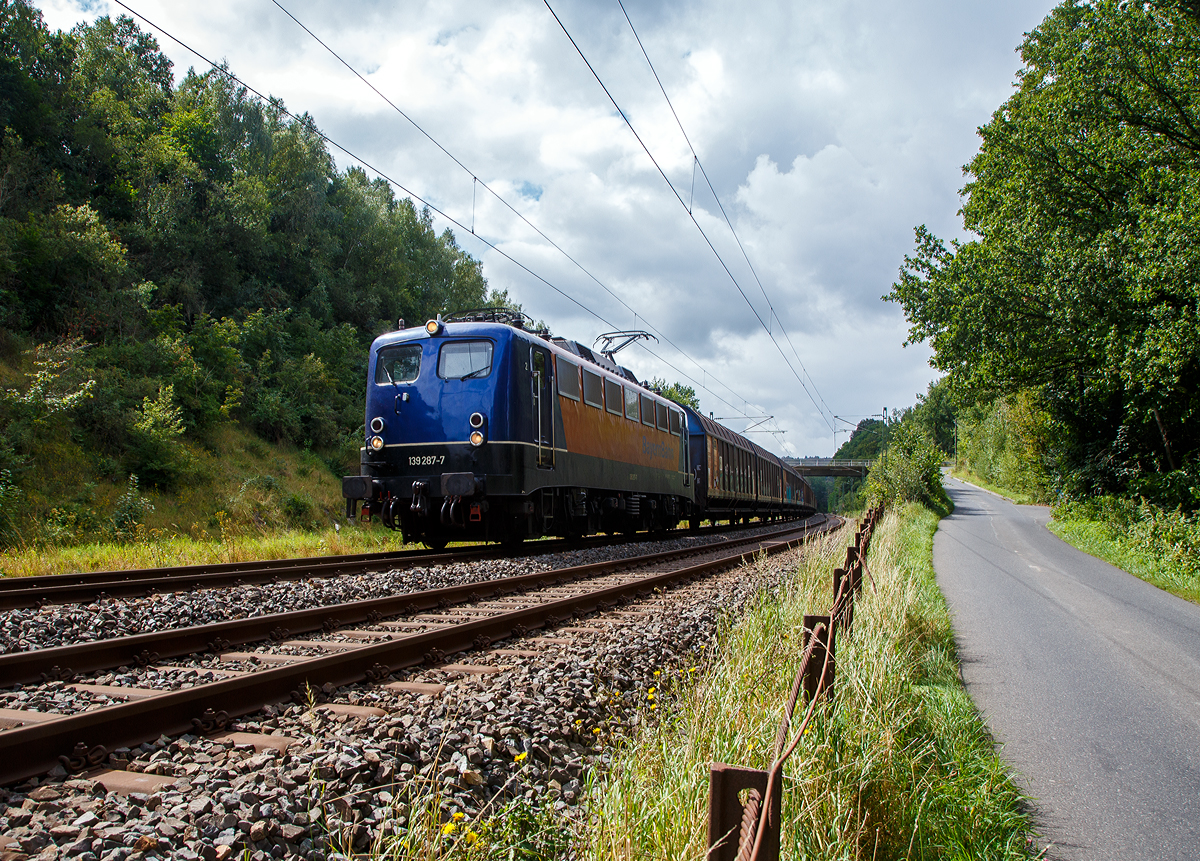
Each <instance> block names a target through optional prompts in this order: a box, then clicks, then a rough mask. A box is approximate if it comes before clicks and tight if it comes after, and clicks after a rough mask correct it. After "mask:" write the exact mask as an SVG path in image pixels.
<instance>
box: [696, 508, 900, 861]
mask: <svg viewBox="0 0 1200 861" xmlns="http://www.w3.org/2000/svg"><path fill="white" fill-rule="evenodd" d="M882 515H883V506H882V505H879V506H876V507H875V508H873V509H871V510H870V511H868V512H867V513H866V515H865V516H864V517H863V521H862V525H861V527H860V528H859V530H858V532H857V533H856V534H855V536H854V543H853V544H851V545H850V546H849V547H847V548H846V565H845V568H835V569H834V571H833V606H832V607H830V608H829V615H826V616H820V615H811V616H810V615H806V616H805V617H804V635H803V643H802V646H803V651H804V654H803V657H802V658H801V661H800V668H799V670H798V671H797V673H796V678H795V681H794V682H793V685H792V693H791V697H790V698H789V700H788V703H787V706H786V708H785V710H784V717H783V721H782V722H781V724H780V727H779V736H778V738H777V739H776V743H775V761H774V762H773V763H772V765H771V770H770V771H760V770H758V769H753V768H742V767H740V766H736V765H726V764H725V763H720V762H714V763H712V764H711V771H710V774H709V796H708V855H707V861H778V859H779V842H780V817H781V815H782V805H783V764H784V762H785V761H786V760H787V758H788V757H789V756H790V755H791V753H792V751H793V750H794V749H795V747H796V745H797V744H798V743H799V741H800V738H801V737H802V736H803V734H804V732H805V730H806V728H807V727H808V722H809V720H811V718H812V716H813V713H814V711H813V709H814V707H815V705H816V699H817V698H818V697H820V696H832V695H833V680H834V670H835V667H836V660H835V654H836V647H837V629H838V628H839V627H840V628H843V629H844V630H846V631H849V630H850V628H851V626H852V625H853V623H854V601H855V598H857V596H858V594H859V593H860V592H861V591H862V578H863V572H864V570H866V561H865V560H866V556H867V549H868V547H869V546H870V543H871V535H872V533H873V532H874V531H875V526H876V524H877V523H878V521H879V518H880V517H881V516H882ZM867 574H868V575H869V574H870V572H869V571H867ZM873 582H874V580H872V583H873ZM801 689H803V691H804V693H805V695H806V697H807V700H808V709H807V712H806V714H805V716H804V720H803V721H801V723H800V726H799V727H798V728H797V729H796V730H795V733H796V734H795V736H794V738H793V740H792V743H791V744H790V745H787V739H788V736H789V733H790V732H791V720H792V715H793V713H794V711H795V708H796V704H797V701H798V699H799V694H800V690H801ZM767 795H769V796H770V798H764V796H767Z"/></svg>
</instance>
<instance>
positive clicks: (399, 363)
mask: <svg viewBox="0 0 1200 861" xmlns="http://www.w3.org/2000/svg"><path fill="white" fill-rule="evenodd" d="M420 373H421V345H420V344H402V345H401V346H398V347H384V348H383V349H382V350H380V351H379V357H378V358H376V359H375V382H376V383H377V384H379V385H381V386H386V385H390V384H392V383H411V382H412V381H413V380H415V379H416V378H417V377H418V376H419V375H420Z"/></svg>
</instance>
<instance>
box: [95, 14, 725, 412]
mask: <svg viewBox="0 0 1200 861" xmlns="http://www.w3.org/2000/svg"><path fill="white" fill-rule="evenodd" d="M113 3H114V4H115V5H117V6H120V7H121V8H122V9H124V10H125V11H126V12H128V13H129V14H130V15H132V16H134V17H135V18H137V19H138V20H140V21H142V22H143V23H144V24H146V25H147V26H149V27H152V28H153V29H155V30H157V31H158V32H160V33H162V34H163V35H164V36H166V37H167V38H168V39H170V40H171V41H172V42H174V43H175V44H177V45H179V46H180V47H181V48H183V49H184V50H186V51H188V52H189V53H191V54H192V55H193V56H195V57H197V58H198V59H200V60H201V61H203V62H204V63H207V64H208V65H209V66H210V67H211V68H212V69H213V70H214V71H216V72H218V73H219V74H221V75H223V76H224V77H225V78H227V79H228V80H230V81H232V82H234V83H235V84H237V85H238V86H240V87H242V88H243V89H245V90H246V91H247V92H249V93H252V94H253V95H254V96H255V98H257V99H258V100H259V101H261V102H262V103H264V104H267V105H270V106H271V107H272V108H273V109H274V110H278V111H279V112H280V113H282V114H284V115H285V116H287V117H289V118H290V119H292V120H293V121H295V122H297V123H301V124H303V125H305V126H307V127H308V128H309V129H310V130H311V131H312V133H313V134H315V135H317V136H318V137H319V138H320V139H321V140H323V141H324V142H325V143H327V144H328V145H329V146H331V147H334V148H335V149H337V150H338V151H340V152H342V153H344V154H345V155H346V156H348V157H349V158H351V159H353V160H354V161H356V162H358V163H359V164H361V165H362V166H363V167H365V168H367V169H368V170H370V171H372V172H373V173H375V174H376V175H377V176H379V177H381V178H382V179H383V180H385V181H386V182H388V183H390V184H391V185H393V186H395V187H396V188H397V189H399V190H400V191H401V192H402V193H404V194H406V195H408V196H409V197H411V198H413V199H414V200H416V201H418V202H419V203H421V205H423V206H425V207H427V208H428V209H430V210H431V211H432V212H435V213H437V214H438V215H439V216H441V217H442V218H444V219H445V220H446V221H448V222H450V223H451V224H453V225H454V226H455V227H457V228H459V229H460V230H462V231H464V232H471V233H473V231H472V230H470V228H468V226H467V225H465V224H463V223H462V222H460V221H459V220H458V219H456V218H454V217H453V216H451V215H449V214H448V213H446V212H445V211H443V210H442V209H441V208H440V207H438V206H436V205H435V204H433V203H432V202H430V201H428V200H426V199H425V198H424V197H422V196H421V195H419V194H417V193H416V192H415V191H412V190H411V189H409V188H407V187H406V186H405V185H404V184H403V183H401V182H399V181H398V180H396V179H393V178H392V177H391V176H389V175H388V174H387V173H385V172H383V171H382V170H380V169H379V168H377V167H375V166H374V165H373V164H372V163H371V162H369V161H367V160H366V159H364V158H363V157H362V156H360V155H358V154H357V153H355V152H353V151H352V150H350V149H348V148H347V147H345V146H343V145H342V144H340V143H338V142H337V141H336V140H334V139H333V138H331V137H329V136H328V135H327V134H325V133H324V132H323V131H321V130H320V129H319V128H317V127H316V125H315V123H313V122H312V120H311V119H306V118H303V117H300V116H297V115H296V114H294V113H292V112H291V111H289V110H288V109H287V108H285V107H283V105H282V103H281V102H280V101H279V100H276V99H272V98H271V97H270V96H267V95H264V94H263V93H262V92H260V91H259V90H257V89H255V88H254V87H252V86H250V85H249V84H247V83H246V82H245V81H243V80H242V79H241V78H239V77H238V76H237V75H235V74H234V73H233V72H231V71H229V69H227V68H225V66H224V65H221V64H218V63H216V62H214V61H213V60H211V59H209V58H208V57H207V56H205V55H204V54H202V53H201V52H200V51H198V50H196V49H195V48H193V47H192V46H191V45H189V44H188V43H186V42H184V41H183V40H182V39H180V38H179V37H178V36H175V35H174V34H172V33H171V32H170V31H168V30H166V29H165V28H163V27H162V26H161V25H159V24H156V23H155V22H153V21H151V20H150V19H149V18H147V17H146V16H145V15H143V14H141V13H140V12H138V11H137V10H135V9H133V8H132V7H130V6H129V5H128V4H126V3H124V2H122V0H113ZM281 8H282V7H281ZM297 23H298V22H297ZM431 140H432V138H431ZM439 146H440V145H439ZM447 154H448V155H449V153H447ZM451 158H453V156H451ZM480 184H481V185H484V187H485V188H487V186H486V184H484V183H483V182H482V180H480ZM488 190H489V191H491V189H488ZM493 194H494V192H493ZM510 208H511V207H510ZM514 211H515V210H514ZM517 214H518V215H519V213H517ZM531 226H532V225H531ZM535 229H536V228H535ZM474 236H475V238H476V239H478V240H479V241H480V242H482V243H483V244H484V245H486V246H487V247H488V248H490V249H492V250H493V251H495V252H496V253H497V254H499V255H500V256H501V257H503V258H504V259H505V260H508V261H509V262H510V263H512V264H513V265H515V266H517V267H518V268H520V269H521V270H522V271H524V272H526V273H527V274H528V275H530V276H531V277H533V278H534V279H536V280H537V281H539V282H541V283H542V284H544V285H546V286H547V287H549V288H550V289H551V290H553V291H554V292H556V293H558V294H559V295H560V296H562V297H563V298H565V299H567V300H568V301H570V302H571V303H573V304H574V305H576V306H577V307H578V308H580V309H581V310H582V311H584V312H586V313H587V314H589V315H591V316H592V317H595V318H596V319H597V320H599V321H600V322H602V323H604V324H605V325H606V326H608V327H610V328H613V329H615V328H619V327H618V326H617V325H616V324H615V323H613V322H612V321H611V320H608V319H607V318H605V317H604V316H603V315H601V314H600V313H598V312H596V311H594V310H592V309H591V308H589V307H588V306H587V305H585V304H584V303H582V302H580V301H579V300H578V299H576V298H575V297H574V296H571V295H570V294H569V293H567V292H566V291H564V290H562V289H560V288H559V287H557V286H556V285H554V284H552V283H551V282H550V281H548V280H547V279H546V278H544V277H542V276H541V275H539V274H538V273H537V272H534V271H533V270H532V269H530V268H529V267H528V266H526V265H525V264H524V263H522V262H521V261H519V260H517V259H516V258H514V257H513V256H512V255H510V254H508V253H507V252H505V251H504V250H503V249H501V248H499V247H498V246H497V245H496V244H495V243H493V242H491V241H489V240H488V239H486V238H484V237H482V236H480V235H478V234H474ZM547 241H550V240H549V239H547ZM551 244H553V243H551ZM555 247H557V246H555ZM560 250H561V249H560ZM563 253H564V254H566V252H563ZM567 256H568V258H570V255H567ZM577 265H578V264H577ZM580 268H583V267H580ZM584 271H586V270H584ZM602 286H603V285H602ZM606 289H607V288H606ZM626 307H628V306H626ZM630 310H631V311H632V310H633V309H630ZM635 313H636V312H635ZM643 319H644V318H643ZM643 349H646V351H647V352H648V353H650V355H652V356H654V357H655V358H656V359H658V360H659V361H660V362H662V363H663V364H664V365H666V366H667V367H668V368H670V369H671V370H673V371H675V373H677V374H679V375H680V376H682V377H683V378H684V379H687V380H689V381H691V382H693V383H695V384H696V385H700V386H701V388H703V389H705V391H708V392H709V393H710V394H712V396H713V397H714V398H716V399H717V400H718V401H720V402H721V403H723V404H725V405H726V406H728V407H730V408H731V409H733V410H736V411H737V412H741V413H743V415H745V413H744V411H743V410H741V409H740V408H739V407H738V406H737V405H736V404H734V403H731V402H730V401H728V400H726V399H725V398H723V397H721V396H720V395H719V394H717V393H716V392H714V391H713V390H712V389H710V388H708V387H707V386H704V385H702V384H701V383H699V382H698V381H697V380H696V379H695V378H694V377H692V376H691V375H689V374H687V373H686V372H684V371H683V370H682V369H680V368H679V367H677V366H676V365H674V364H673V363H671V362H670V361H668V360H666V359H665V358H663V357H662V356H659V355H658V354H656V353H654V352H653V351H652V350H649V349H647V348H645V347H643ZM676 349H678V348H676ZM680 352H681V353H682V352H683V351H682V350H680ZM684 355H686V353H685V354H684ZM688 358H689V359H691V357H690V356H689V357H688ZM692 361H693V362H695V360H694V359H692ZM697 364H698V363H697ZM700 367H701V369H702V370H705V373H706V374H707V373H708V372H707V370H706V369H704V368H703V367H702V366H700ZM714 379H716V378H715V377H714ZM721 385H723V386H724V385H725V384H724V383H722V384H721ZM725 387H726V388H727V389H728V388H729V387H728V386H725ZM729 391H730V392H733V390H732V389H729ZM735 394H736V393H735Z"/></svg>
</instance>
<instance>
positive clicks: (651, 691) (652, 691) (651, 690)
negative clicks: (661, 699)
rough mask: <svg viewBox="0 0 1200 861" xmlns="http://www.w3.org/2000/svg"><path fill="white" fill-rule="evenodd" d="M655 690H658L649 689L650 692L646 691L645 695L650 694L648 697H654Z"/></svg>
mask: <svg viewBox="0 0 1200 861" xmlns="http://www.w3.org/2000/svg"><path fill="white" fill-rule="evenodd" d="M656 690H658V688H651V689H650V690H648V691H647V692H646V693H648V694H650V696H654V692H655V691H656Z"/></svg>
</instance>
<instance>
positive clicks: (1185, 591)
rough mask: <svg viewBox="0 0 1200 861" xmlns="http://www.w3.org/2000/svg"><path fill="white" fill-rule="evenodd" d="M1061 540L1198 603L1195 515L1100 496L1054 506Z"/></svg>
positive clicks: (1199, 550)
mask: <svg viewBox="0 0 1200 861" xmlns="http://www.w3.org/2000/svg"><path fill="white" fill-rule="evenodd" d="M1053 513H1054V519H1053V520H1052V521H1051V522H1050V529H1051V531H1053V532H1054V533H1055V534H1056V535H1058V536H1059V537H1060V538H1062V539H1063V540H1064V541H1068V542H1070V543H1071V544H1074V545H1075V546H1076V547H1078V548H1079V549H1080V550H1082V551H1084V552H1085V553H1090V554H1092V555H1093V556H1097V557H1099V558H1101V559H1104V560H1106V561H1108V562H1111V563H1112V564H1113V565H1116V566H1117V567H1119V568H1123V569H1124V570H1126V571H1128V572H1129V573H1131V574H1133V575H1135V576H1137V577H1140V578H1142V579H1143V580H1145V581H1147V582H1149V583H1152V584H1153V585H1155V586H1157V587H1158V588H1160V589H1165V590H1166V591H1168V592H1171V593H1172V594H1174V595H1178V596H1179V597H1181V598H1185V599H1186V600H1189V601H1195V602H1197V603H1200V515H1197V514H1184V513H1183V511H1182V510H1181V509H1176V510H1174V511H1172V510H1169V509H1166V508H1162V507H1161V506H1157V505H1154V504H1152V503H1150V502H1147V501H1146V500H1144V499H1143V500H1139V501H1134V500H1131V499H1121V498H1119V497H1115V496H1102V497H1097V498H1094V499H1089V500H1085V501H1075V502H1070V501H1064V502H1061V503H1059V504H1058V505H1057V506H1055V507H1054V512H1053Z"/></svg>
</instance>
